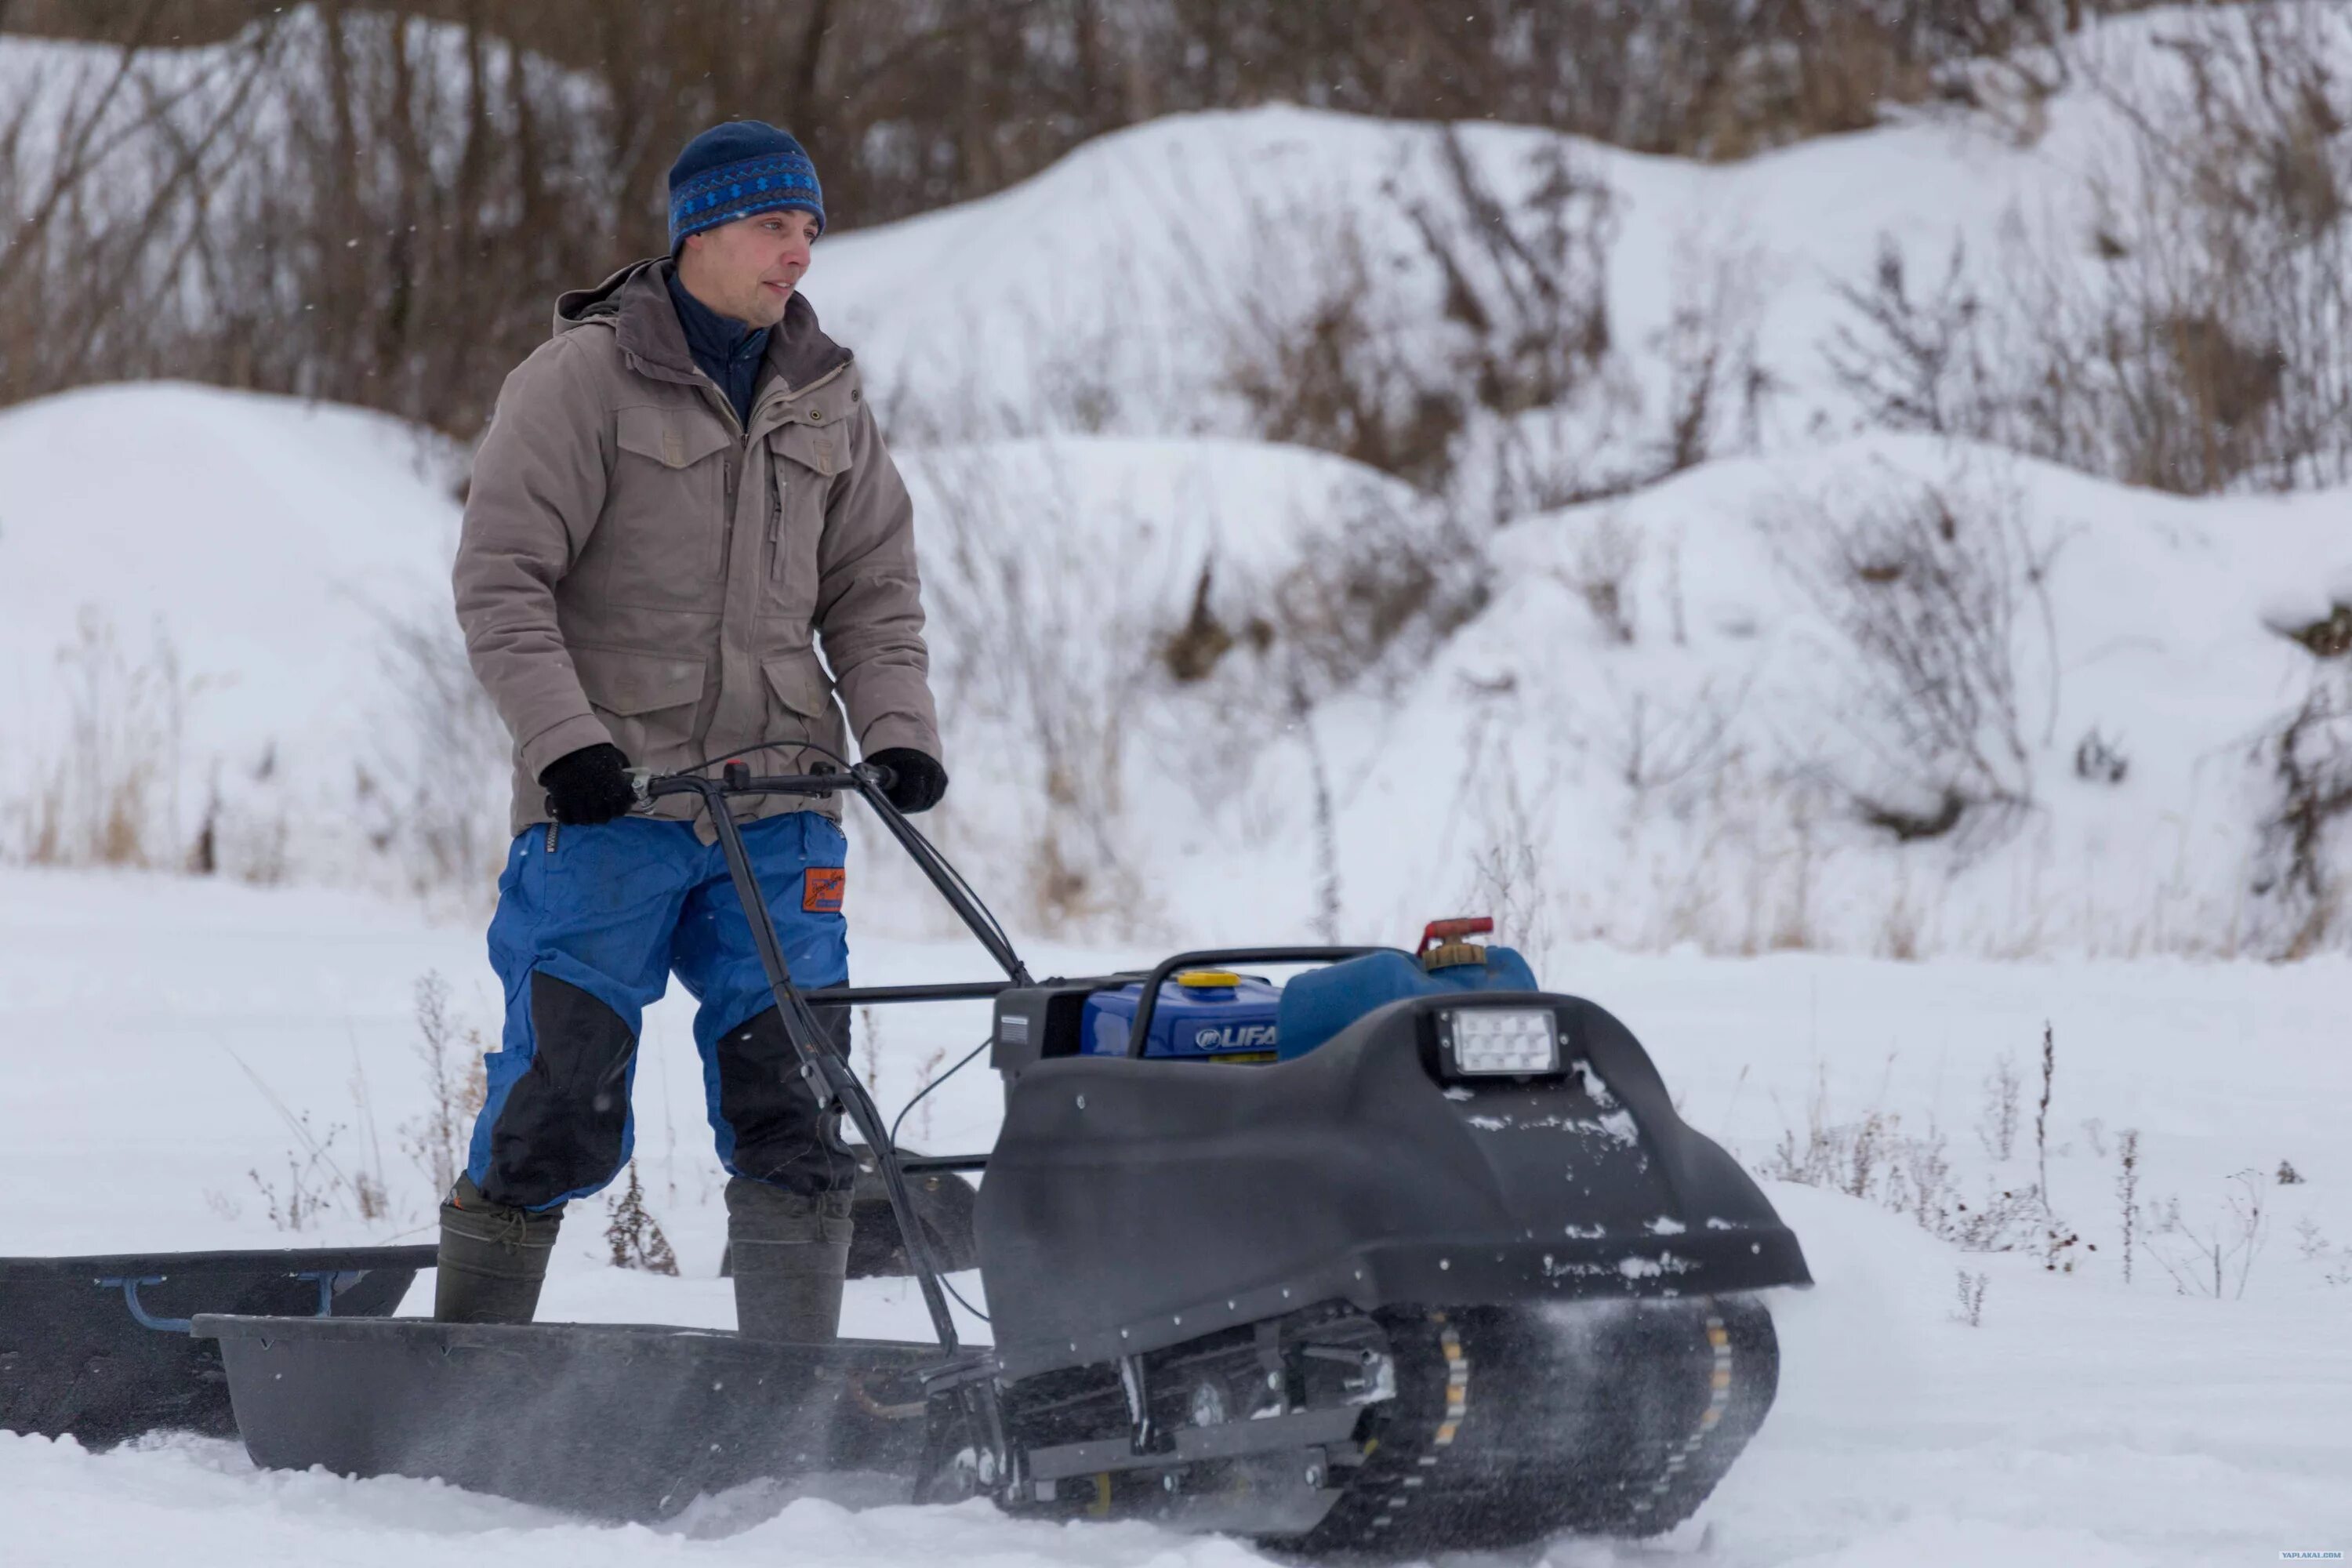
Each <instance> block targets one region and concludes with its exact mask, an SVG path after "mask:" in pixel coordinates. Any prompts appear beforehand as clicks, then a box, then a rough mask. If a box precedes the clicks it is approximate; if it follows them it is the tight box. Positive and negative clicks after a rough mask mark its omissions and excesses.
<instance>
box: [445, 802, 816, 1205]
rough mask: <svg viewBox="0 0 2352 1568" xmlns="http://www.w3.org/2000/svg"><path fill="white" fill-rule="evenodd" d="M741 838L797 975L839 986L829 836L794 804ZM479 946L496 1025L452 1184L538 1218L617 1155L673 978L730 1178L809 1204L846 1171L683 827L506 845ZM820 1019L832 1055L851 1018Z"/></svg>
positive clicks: (725, 899) (737, 921) (725, 891)
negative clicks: (652, 1018)
mask: <svg viewBox="0 0 2352 1568" xmlns="http://www.w3.org/2000/svg"><path fill="white" fill-rule="evenodd" d="M742 832H743V847H744V848H745V849H746V850H747V851H748V852H749V853H750V855H751V865H752V868H753V869H754V870H755V871H756V872H758V874H759V879H760V886H761V889H762V890H763V891H764V892H765V893H766V895H767V900H768V908H769V910H770V913H771V915H772V918H773V919H774V921H775V925H776V936H777V939H778V940H779V942H781V943H782V947H783V952H784V963H785V965H786V967H787V968H789V969H790V970H791V972H792V977H793V983H794V984H797V985H801V986H805V987H810V988H814V987H817V986H824V985H839V984H845V983H846V982H847V980H848V978H849V940H848V931H847V925H846V922H845V921H844V920H843V917H842V914H841V889H842V872H841V869H840V868H841V867H842V865H843V862H844V858H845V850H846V848H847V846H846V843H845V840H844V839H843V837H842V833H841V829H840V827H839V826H836V825H835V823H833V822H832V821H831V820H829V819H828V818H826V817H824V816H819V815H817V814H816V813H814V812H808V811H796V812H791V813H787V814H785V815H783V816H770V817H764V818H762V819H761V820H760V821H758V822H752V823H746V824H745V825H744V826H743V829H742ZM489 945H490V963H491V965H492V966H493V967H494V968H495V969H496V970H497V971H498V974H499V981H500V982H501V983H502V984H504V986H505V990H506V1027H505V1032H504V1034H503V1035H502V1037H501V1038H500V1041H499V1049H497V1050H495V1051H493V1052H491V1053H490V1054H489V1056H488V1058H486V1061H485V1070H486V1077H487V1079H488V1095H487V1097H486V1098H485V1100H483V1104H482V1112H481V1115H480V1117H479V1118H478V1120H477V1121H476V1122H475V1124H474V1140H473V1144H472V1146H471V1149H470V1151H469V1152H468V1155H467V1166H466V1173H467V1175H469V1176H471V1177H472V1178H473V1181H474V1184H475V1185H476V1186H478V1187H479V1188H480V1189H481V1191H482V1194H483V1195H484V1196H485V1197H487V1198H488V1199H489V1200H490V1201H491V1202H492V1203H497V1204H506V1205H512V1206H515V1207H519V1208H526V1209H540V1210H544V1209H551V1208H554V1207H556V1206H557V1205H561V1204H563V1203H566V1202H568V1201H569V1200H571V1199H572V1198H580V1197H586V1196H587V1195H588V1194H591V1193H593V1192H595V1191H597V1190H598V1189H599V1188H601V1187H603V1186H604V1184H606V1183H607V1182H610V1181H611V1180H612V1179H613V1178H614V1176H615V1175H617V1174H618V1173H620V1171H621V1169H622V1167H623V1166H624V1165H625V1164H626V1163H628V1159H629V1152H630V1149H631V1148H632V1146H633V1144H634V1142H635V1127H634V1124H633V1121H632V1119H631V1116H630V1111H629V1089H630V1086H631V1084H632V1082H633V1081H634V1079H635V1073H636V1054H637V1035H638V1030H639V1027H640V1026H641V1024H642V1023H643V1020H644V1015H645V1009H646V1007H647V1006H648V1005H650V1004H652V1003H653V1002H655V1001H656V1000H658V999H659V998H660V996H661V994H662V993H663V991H664V990H665V989H667V985H668V981H669V976H670V973H671V972H672V971H673V970H674V971H676V972H677V977H678V978H679V979H680V980H682V981H684V982H685V983H686V988H687V990H688V991H689V992H690V993H692V994H693V995H694V997H695V999H696V1000H697V1001H698V1002H699V1003H700V1004H701V1007H700V1009H699V1010H698V1012H697V1013H696V1014H695V1017H694V1043H695V1046H696V1047H697V1048H698V1050H699V1051H700V1052H701V1056H702V1084H703V1095H704V1100H705V1101H706V1103H707V1105H708V1107H709V1115H710V1128H711V1131H712V1132H714V1133H715V1134H716V1135H717V1137H718V1142H719V1162H720V1163H722V1164H724V1165H725V1166H726V1167H727V1170H728V1172H729V1173H730V1174H732V1175H737V1176H744V1177H748V1178H750V1179H751V1180H754V1181H761V1182H768V1183H772V1184H775V1185H777V1186H781V1187H784V1188H787V1189H789V1190H791V1191H793V1192H798V1193H802V1194H820V1193H824V1192H830V1191H834V1190H835V1189H837V1188H842V1187H846V1186H847V1185H848V1184H850V1183H851V1182H852V1181H853V1180H854V1179H855V1177H856V1169H855V1166H854V1164H853V1163H852V1161H851V1159H850V1157H849V1155H848V1154H847V1153H846V1152H844V1151H843V1150H842V1148H841V1147H840V1144H839V1141H838V1140H837V1138H836V1137H835V1135H834V1130H833V1129H832V1128H830V1127H829V1126H827V1125H826V1124H825V1121H826V1118H825V1113H824V1111H823V1110H822V1109H821V1107H820V1103H819V1101H818V1100H817V1097H816V1095H815V1094H814V1092H813V1091H812V1090H811V1089H810V1087H809V1086H808V1084H807V1083H805V1082H804V1081H803V1079H802V1078H801V1076H800V1068H799V1058H797V1057H796V1056H794V1054H793V1047H792V1042H791V1040H790V1038H789V1037H787V1036H786V1035H785V1034H784V1031H783V1026H782V1020H781V1018H780V1016H779V1015H778V1012H777V1009H776V1005H775V998H774V996H773V994H772V993H771V992H770V990H769V988H768V980H767V976H766V974H765V973H763V972H762V971H761V967H760V955H759V952H758V951H757V950H756V949H755V948H754V947H753V946H752V943H751V928H750V927H749V926H748V925H747V924H745V922H744V919H743V906H742V903H741V901H740V900H738V898H737V897H736V893H735V885H734V883H733V882H732V881H731V880H730V879H729V877H728V875H727V863H726V860H725V858H724V857H723V856H722V855H721V853H720V851H719V847H718V846H717V845H715V844H710V845H706V844H703V843H701V842H700V841H699V840H698V839H697V838H696V837H695V834H694V829H693V827H692V826H689V825H688V824H686V823H683V822H666V821H654V820H651V819H648V818H644V817H622V818H620V819H619V820H617V821H614V822H606V823H599V824H596V825H594V826H576V825H574V826H564V827H562V828H560V829H557V830H556V831H555V832H554V833H553V834H551V833H550V832H549V830H548V828H547V827H546V826H538V827H534V828H531V829H530V830H528V831H527V832H525V833H523V834H521V835H520V837H517V838H516V839H515V841H514V845H513V847H512V848H511V849H509V851H508V855H507V868H506V871H505V873H504V874H503V875H502V876H501V877H500V878H499V908H498V913H497V914H496V915H495V916H494V917H492V919H491V921H490V943H489ZM817 1012H818V1015H819V1019H820V1021H821V1022H822V1023H823V1024H824V1026H825V1028H826V1031H827V1034H828V1035H829V1037H831V1043H832V1045H833V1046H834V1047H835V1049H837V1050H840V1051H842V1052H844V1053H846V1052H847V1050H848V1048H849V1013H848V1009H847V1008H845V1007H831V1008H819V1009H817Z"/></svg>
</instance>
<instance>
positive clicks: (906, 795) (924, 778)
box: [866, 746, 948, 816]
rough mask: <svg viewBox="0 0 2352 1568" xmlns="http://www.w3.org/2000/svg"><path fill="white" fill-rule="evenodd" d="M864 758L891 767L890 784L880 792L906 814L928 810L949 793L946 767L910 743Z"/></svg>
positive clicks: (910, 814)
mask: <svg viewBox="0 0 2352 1568" xmlns="http://www.w3.org/2000/svg"><path fill="white" fill-rule="evenodd" d="M866 761H867V762H869V763H877V764H878V765H880V766H882V767H886V768H888V769H889V770H890V772H891V774H892V778H891V781H890V787H889V788H888V789H887V790H885V791H883V792H882V793H883V794H885V795H888V796H889V797H890V804H891V805H895V806H897V807H898V809H899V810H900V811H903V812H906V813H907V814H908V816H912V815H913V814H915V813H916V812H919V811H929V810H930V809H931V807H933V806H935V805H939V804H940V796H941V795H945V794H947V793H948V771H947V769H945V768H943V767H941V766H940V763H939V759H938V758H936V757H933V756H930V755H928V754H927V753H925V752H919V751H917V750H915V749H914V748H913V747H912V746H891V747H888V748H887V749H886V750H883V751H879V752H875V753H874V754H873V755H872V756H870V757H868V758H866Z"/></svg>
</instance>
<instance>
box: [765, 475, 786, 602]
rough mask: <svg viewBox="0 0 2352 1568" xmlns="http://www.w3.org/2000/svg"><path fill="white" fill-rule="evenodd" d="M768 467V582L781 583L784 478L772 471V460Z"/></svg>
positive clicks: (782, 572) (782, 575)
mask: <svg viewBox="0 0 2352 1568" xmlns="http://www.w3.org/2000/svg"><path fill="white" fill-rule="evenodd" d="M768 467H769V468H770V470H771V473H770V475H769V477H770V478H771V479H772V480H773V481H774V482H773V483H772V484H771V485H769V486H768V581H769V582H771V583H781V582H782V581H783V579H784V476H783V475H782V473H778V472H774V471H773V470H774V469H775V462H774V460H773V459H772V458H771V459H770V461H769V464H768Z"/></svg>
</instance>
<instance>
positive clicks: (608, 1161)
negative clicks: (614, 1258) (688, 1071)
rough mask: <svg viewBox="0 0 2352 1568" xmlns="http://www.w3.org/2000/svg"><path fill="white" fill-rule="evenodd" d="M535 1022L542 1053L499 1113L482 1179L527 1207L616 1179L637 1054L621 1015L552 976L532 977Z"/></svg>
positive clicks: (486, 1188) (488, 1190)
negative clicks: (632, 1060)
mask: <svg viewBox="0 0 2352 1568" xmlns="http://www.w3.org/2000/svg"><path fill="white" fill-rule="evenodd" d="M530 1024H531V1032H532V1033H533V1034H534V1035H536V1036H537V1037H538V1049H537V1051H536V1053H535V1054H534V1055H533V1056H532V1057H531V1059H530V1070H529V1071H527V1072H525V1073H524V1074H523V1075H522V1077H520V1078H519V1079H516V1080H515V1085H514V1088H512V1089H509V1090H508V1091H507V1099H506V1103H505V1104H504V1105H503V1106H501V1107H500V1108H499V1120H498V1124H497V1125H496V1126H495V1127H493V1128H492V1129H491V1130H490V1165H489V1170H488V1172H487V1173H485V1174H484V1176H483V1178H482V1183H481V1187H482V1195H483V1196H485V1197H487V1198H488V1199H489V1200H490V1201H491V1202H493V1203H499V1204H509V1205H514V1206H515V1207H518V1208H541V1207H543V1206H545V1205H548V1204H551V1203H553V1202H554V1201H555V1200H556V1199H558V1198H560V1197H562V1196H563V1195H564V1194H566V1193H576V1192H579V1191H581V1190H582V1189H583V1188H588V1187H599V1186H602V1185H604V1184H605V1183H606V1182H609V1181H611V1180H612V1179H613V1175H614V1172H616V1171H618V1170H619V1169H620V1168H621V1145H622V1141H623V1138H624V1136H625V1133H626V1131H627V1130H628V1125H629V1058H632V1057H633V1056H635V1054H636V1049H637V1041H636V1037H635V1036H634V1035H632V1034H630V1033H629V1029H628V1026H627V1025H625V1024H624V1023H622V1022H621V1018H620V1015H618V1014H617V1013H614V1011H613V1010H612V1009H611V1008H610V1007H607V1006H606V1005H604V1003H602V1002H600V1001H598V1000H597V999H596V998H595V997H594V996H593V995H591V994H588V993H587V992H585V991H583V990H582V989H580V987H578V986H577V985H572V984H568V983H566V982H564V981H562V980H558V979H556V978H555V977H554V976H553V975H551V974H544V973H535V974H533V975H532V976H531V977H530Z"/></svg>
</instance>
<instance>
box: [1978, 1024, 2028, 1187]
mask: <svg viewBox="0 0 2352 1568" xmlns="http://www.w3.org/2000/svg"><path fill="white" fill-rule="evenodd" d="M2023 1088H2024V1084H2023V1083H2022V1081H2021V1079H2019V1078H2018V1076H2017V1058H2015V1057H2012V1056H2011V1055H2010V1054H2009V1053H2008V1052H2006V1051H2003V1052H2002V1053H2001V1055H2000V1059H1999V1060H1998V1061H1996V1062H1994V1063H1993V1066H1992V1070H1991V1071H1990V1072H1989V1073H1987V1074H1986V1075H1985V1080H1984V1107H1983V1109H1982V1110H1979V1111H1978V1113H1977V1142H1979V1143H1982V1144H1983V1145H1984V1151H1985V1152H1986V1153H1988V1154H1990V1155H1991V1156H1992V1157H1993V1158H1994V1159H1995V1160H2007V1159H2008V1158H2009V1157H2010V1155H2011V1154H2012V1153H2013V1152H2016V1149H2017V1119H2018V1109H2017V1107H2018V1096H2019V1092H2020V1091H2021V1089H2023Z"/></svg>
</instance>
